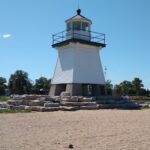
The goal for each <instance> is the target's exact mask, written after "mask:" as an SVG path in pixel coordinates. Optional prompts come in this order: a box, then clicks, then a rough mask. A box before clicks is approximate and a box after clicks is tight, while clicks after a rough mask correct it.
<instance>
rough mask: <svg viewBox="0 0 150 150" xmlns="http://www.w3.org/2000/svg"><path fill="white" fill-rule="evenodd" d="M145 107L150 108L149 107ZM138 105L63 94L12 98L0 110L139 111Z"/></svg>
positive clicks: (122, 99)
mask: <svg viewBox="0 0 150 150" xmlns="http://www.w3.org/2000/svg"><path fill="white" fill-rule="evenodd" d="M147 107H149V108H150V105H148V106H147ZM139 108H140V105H139V104H137V103H134V102H133V101H131V100H129V99H128V98H126V97H121V96H100V97H97V98H95V97H83V96H70V94H69V93H65V92H63V93H62V94H61V96H55V97H50V96H48V95H23V96H19V95H18V96H14V97H13V98H12V99H11V100H8V101H7V102H0V110H3V109H7V110H31V111H59V110H60V111H75V110H95V109H96V110H97V109H139Z"/></svg>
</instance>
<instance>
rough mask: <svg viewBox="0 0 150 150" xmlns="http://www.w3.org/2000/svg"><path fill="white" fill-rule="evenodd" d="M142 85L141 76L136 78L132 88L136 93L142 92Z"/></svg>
mask: <svg viewBox="0 0 150 150" xmlns="http://www.w3.org/2000/svg"><path fill="white" fill-rule="evenodd" d="M142 87H143V84H142V80H140V79H139V78H134V80H133V81H132V88H133V91H134V93H135V94H136V95H139V94H140V92H141V88H142Z"/></svg>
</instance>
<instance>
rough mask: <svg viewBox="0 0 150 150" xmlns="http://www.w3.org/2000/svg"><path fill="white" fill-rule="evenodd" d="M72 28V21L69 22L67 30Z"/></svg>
mask: <svg viewBox="0 0 150 150" xmlns="http://www.w3.org/2000/svg"><path fill="white" fill-rule="evenodd" d="M70 30H71V22H70V23H68V24H67V31H70Z"/></svg>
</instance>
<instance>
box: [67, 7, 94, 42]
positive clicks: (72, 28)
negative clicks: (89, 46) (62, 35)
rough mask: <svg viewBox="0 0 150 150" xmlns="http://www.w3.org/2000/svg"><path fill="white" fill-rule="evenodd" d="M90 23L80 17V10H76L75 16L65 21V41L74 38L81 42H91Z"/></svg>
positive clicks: (88, 20)
mask: <svg viewBox="0 0 150 150" xmlns="http://www.w3.org/2000/svg"><path fill="white" fill-rule="evenodd" d="M91 24H92V21H91V20H90V19H87V18H86V17H84V16H82V15H81V10H80V9H78V10H77V15H76V16H74V17H72V18H70V19H68V20H66V31H67V33H66V39H70V38H75V39H81V40H87V41H90V40H91V33H90V31H91Z"/></svg>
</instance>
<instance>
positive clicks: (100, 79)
mask: <svg viewBox="0 0 150 150" xmlns="http://www.w3.org/2000/svg"><path fill="white" fill-rule="evenodd" d="M91 25H92V21H91V20H90V19H87V18H86V17H84V16H82V15H81V10H80V9H78V10H77V15H75V16H74V17H72V18H70V19H68V20H66V31H63V32H59V33H57V34H55V35H53V44H52V47H53V48H55V49H56V50H57V51H58V59H57V63H56V67H55V71H54V75H53V78H52V83H51V88H50V95H51V96H59V95H60V94H61V92H62V91H67V92H70V93H71V95H72V96H100V95H103V94H104V85H105V79H104V74H103V69H102V65H101V60H100V55H99V51H100V50H101V49H102V48H103V47H105V46H106V45H105V35H104V34H102V33H97V32H92V31H91Z"/></svg>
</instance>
